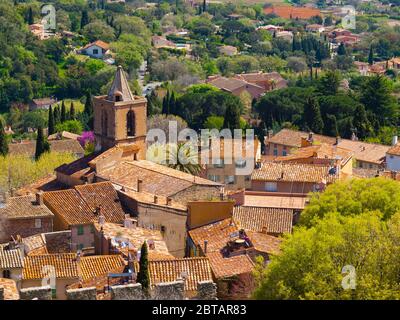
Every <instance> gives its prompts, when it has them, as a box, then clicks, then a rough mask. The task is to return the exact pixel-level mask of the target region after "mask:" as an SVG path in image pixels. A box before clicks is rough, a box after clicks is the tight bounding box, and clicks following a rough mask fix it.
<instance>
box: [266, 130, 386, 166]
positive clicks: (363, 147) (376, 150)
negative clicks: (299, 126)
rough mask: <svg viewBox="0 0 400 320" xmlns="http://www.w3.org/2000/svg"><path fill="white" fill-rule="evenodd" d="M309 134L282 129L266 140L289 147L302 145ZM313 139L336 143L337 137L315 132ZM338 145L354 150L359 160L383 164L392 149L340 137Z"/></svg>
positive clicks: (355, 156) (354, 154)
mask: <svg viewBox="0 0 400 320" xmlns="http://www.w3.org/2000/svg"><path fill="white" fill-rule="evenodd" d="M308 135H309V133H307V132H303V131H296V130H291V129H282V130H281V131H279V132H278V133H276V134H275V135H273V136H272V137H271V138H267V139H266V142H268V143H275V144H281V145H285V146H289V147H301V139H302V138H304V137H308ZM313 139H314V141H316V142H322V143H327V144H335V143H336V138H334V137H328V136H323V135H319V134H313ZM338 146H339V147H341V148H344V149H347V150H350V151H352V152H353V156H354V158H355V159H357V160H359V161H365V162H370V163H375V164H381V163H382V162H383V160H384V157H385V154H386V152H387V150H389V149H390V146H385V145H382V144H376V143H368V142H363V141H358V140H350V139H340V140H339V144H338Z"/></svg>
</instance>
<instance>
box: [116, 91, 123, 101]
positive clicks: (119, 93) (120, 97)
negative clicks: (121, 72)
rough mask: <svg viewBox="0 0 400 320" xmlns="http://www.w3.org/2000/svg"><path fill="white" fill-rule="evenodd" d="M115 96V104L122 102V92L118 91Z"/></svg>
mask: <svg viewBox="0 0 400 320" xmlns="http://www.w3.org/2000/svg"><path fill="white" fill-rule="evenodd" d="M114 96H115V102H119V101H122V92H119V91H117V92H115V94H114Z"/></svg>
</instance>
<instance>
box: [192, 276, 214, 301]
mask: <svg viewBox="0 0 400 320" xmlns="http://www.w3.org/2000/svg"><path fill="white" fill-rule="evenodd" d="M196 299H197V300H217V285H216V284H215V283H214V282H211V281H200V282H199V283H198V284H197V296H196Z"/></svg>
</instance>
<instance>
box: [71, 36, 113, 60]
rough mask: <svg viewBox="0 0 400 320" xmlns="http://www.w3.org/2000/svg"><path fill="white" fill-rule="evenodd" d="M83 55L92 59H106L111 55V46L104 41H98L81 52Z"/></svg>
mask: <svg viewBox="0 0 400 320" xmlns="http://www.w3.org/2000/svg"><path fill="white" fill-rule="evenodd" d="M79 52H80V53H81V54H84V55H87V56H89V57H92V58H97V59H105V58H106V57H108V56H110V55H111V51H110V45H109V44H108V43H106V42H104V41H101V40H96V41H95V42H92V43H89V44H87V45H86V46H84V47H83V48H82V49H80V51H79Z"/></svg>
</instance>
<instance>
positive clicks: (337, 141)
mask: <svg viewBox="0 0 400 320" xmlns="http://www.w3.org/2000/svg"><path fill="white" fill-rule="evenodd" d="M340 140H341V139H340V137H339V136H337V137H336V142H335V144H336V145H338V144H339V143H340Z"/></svg>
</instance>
